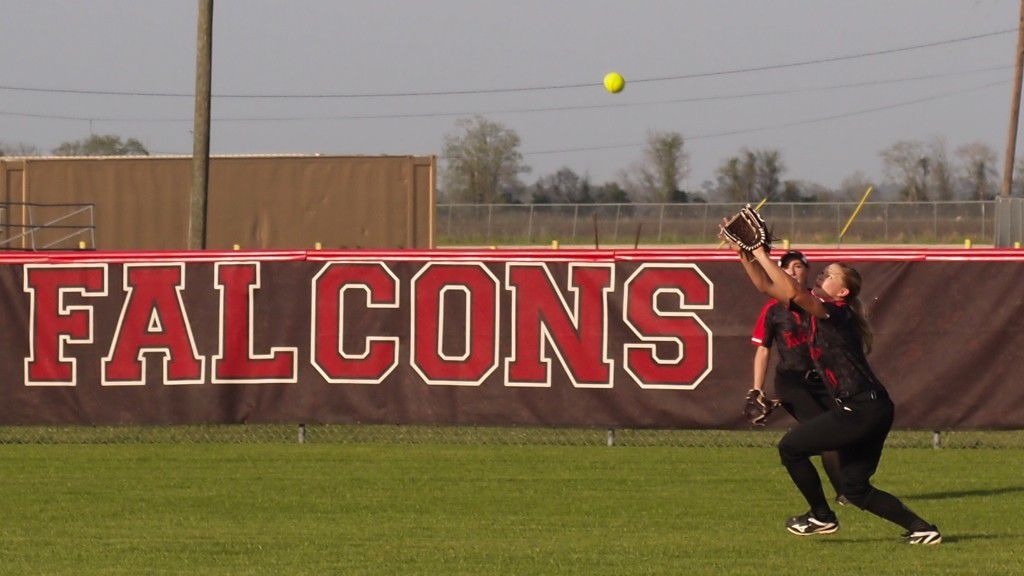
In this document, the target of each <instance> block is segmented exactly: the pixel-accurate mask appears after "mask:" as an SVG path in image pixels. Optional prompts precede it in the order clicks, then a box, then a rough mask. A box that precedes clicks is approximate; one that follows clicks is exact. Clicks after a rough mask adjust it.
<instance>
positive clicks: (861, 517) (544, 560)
mask: <svg viewBox="0 0 1024 576" xmlns="http://www.w3.org/2000/svg"><path fill="white" fill-rule="evenodd" d="M1021 462H1024V451H1022V450H1013V449H1003V450H984V449H981V450H917V449H894V450H889V451H887V452H886V454H885V457H884V459H883V462H882V466H881V469H880V470H879V473H878V475H877V476H876V481H877V483H878V485H879V486H880V487H883V488H885V489H886V490H889V491H890V492H893V493H895V494H897V495H898V496H901V497H903V498H904V500H905V502H906V503H907V504H908V505H909V506H911V507H912V508H914V509H915V510H917V511H919V512H920V513H921V514H922V515H924V516H925V517H927V518H929V519H931V520H933V521H934V522H936V523H937V524H939V526H940V528H942V530H943V535H944V537H945V539H946V540H947V541H946V542H945V543H943V544H941V545H939V546H937V547H930V548H924V547H922V548H916V547H910V546H905V545H902V544H900V543H899V538H898V537H899V532H900V529H899V528H898V527H896V526H892V525H889V524H887V523H886V522H884V521H882V520H879V519H877V518H874V517H872V516H870V515H869V514H867V513H865V512H862V511H859V510H856V509H851V508H843V509H840V510H839V511H838V512H839V515H840V522H841V529H840V531H839V532H838V533H836V534H834V535H831V536H825V537H815V538H798V537H795V536H792V535H789V534H788V533H786V532H785V530H784V529H783V528H782V524H783V521H784V520H785V517H786V516H787V515H790V514H794V513H800V512H803V511H804V509H805V505H804V504H803V503H802V500H801V499H800V497H799V495H798V494H797V492H796V490H795V489H794V488H793V487H792V486H791V484H790V482H789V480H788V477H787V476H786V474H785V471H784V470H783V468H782V467H781V465H780V464H779V463H778V456H777V454H776V453H775V452H774V451H773V450H772V449H769V448H672V447H648V448H622V447H618V448H606V447H586V446H583V447H579V446H466V445H429V444H418V445H304V446H299V445H275V444H269V445H266V444H264V445H244V444H243V445H237V444H203V445H191V446H182V445H131V444H129V445H88V446H85V445H42V446H40V445H12V446H0V470H2V473H0V474H2V476H0V482H2V486H3V493H2V498H0V541H2V542H0V573H3V574H183V573H196V574H608V575H621V574H715V575H720V574H750V575H755V574H756V575H758V576H761V575H763V574H766V573H770V574H773V575H776V574H801V575H804V574H807V573H808V572H809V571H810V572H819V571H826V572H828V573H836V574H865V575H868V574H870V575H871V576H877V575H879V574H923V573H927V574H929V575H935V574H1020V573H1024V552H1022V551H1024V520H1022V515H1021V514H1019V513H1017V512H1018V511H1019V510H1021V509H1024V478H1022V474H1021V473H1022V470H1024V466H1022V465H1021Z"/></svg>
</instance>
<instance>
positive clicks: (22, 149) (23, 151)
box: [0, 142, 39, 156]
mask: <svg viewBox="0 0 1024 576" xmlns="http://www.w3.org/2000/svg"><path fill="white" fill-rule="evenodd" d="M37 154H39V149H38V148H36V147H35V146H33V145H32V144H26V143H24V142H17V143H11V144H9V143H7V142H0V156H35V155H37Z"/></svg>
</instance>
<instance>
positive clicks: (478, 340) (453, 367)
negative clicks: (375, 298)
mask: <svg viewBox="0 0 1024 576" xmlns="http://www.w3.org/2000/svg"><path fill="white" fill-rule="evenodd" d="M498 286H499V285H498V279H497V278H496V277H495V276H494V274H492V273H491V271H490V270H488V269H487V268H486V267H485V266H484V265H483V264H449V263H440V262H431V263H428V264H426V265H425V266H424V267H423V268H422V269H421V270H420V271H419V272H418V273H417V274H416V276H414V277H413V279H412V293H413V307H412V315H411V316H412V352H411V354H410V359H411V362H412V367H413V369H414V370H416V372H417V373H418V374H419V375H420V376H421V377H423V380H424V381H425V382H426V383H427V384H444V385H452V386H479V385H480V384H481V383H483V381H484V380H485V379H486V378H487V377H488V376H489V375H490V374H491V373H492V372H494V370H495V369H496V368H497V367H498V334H499V333H500V332H499V319H498V297H499V287H498ZM456 293H461V294H462V295H463V298H462V302H463V304H464V306H465V308H464V311H465V312H464V314H462V315H459V314H450V313H449V310H450V309H449V308H446V306H450V305H451V304H449V302H450V301H453V300H456V298H455V297H454V296H455V294H456ZM453 316H455V317H459V316H461V317H462V318H464V323H463V325H462V326H461V327H460V328H461V330H458V329H456V330H452V329H451V326H450V325H448V324H446V323H445V322H446V320H448V321H449V322H450V319H451V318H452V317H453ZM448 334H454V336H449V338H447V339H446V338H445V336H446V335H448ZM453 339H454V340H456V341H453ZM446 349H447V351H446Z"/></svg>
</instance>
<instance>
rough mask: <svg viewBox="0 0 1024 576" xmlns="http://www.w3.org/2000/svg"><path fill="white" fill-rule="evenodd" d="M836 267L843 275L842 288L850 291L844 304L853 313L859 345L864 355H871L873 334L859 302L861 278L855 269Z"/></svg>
mask: <svg viewBox="0 0 1024 576" xmlns="http://www.w3.org/2000/svg"><path fill="white" fill-rule="evenodd" d="M836 266H838V267H839V270H840V271H841V272H842V274H843V286H845V287H846V289H847V290H849V291H850V293H849V294H847V295H846V298H845V300H846V303H847V304H848V305H849V306H850V310H852V311H853V322H854V326H855V327H856V328H857V333H858V334H860V341H861V344H862V345H863V346H864V353H865V354H870V353H871V345H872V343H873V342H874V339H875V337H874V334H873V333H872V332H871V325H870V324H868V319H867V315H866V314H865V312H864V304H863V303H861V301H860V287H861V278H860V272H857V271H856V270H855V269H853V268H851V267H849V266H847V265H846V264H843V263H842V262H837V263H836Z"/></svg>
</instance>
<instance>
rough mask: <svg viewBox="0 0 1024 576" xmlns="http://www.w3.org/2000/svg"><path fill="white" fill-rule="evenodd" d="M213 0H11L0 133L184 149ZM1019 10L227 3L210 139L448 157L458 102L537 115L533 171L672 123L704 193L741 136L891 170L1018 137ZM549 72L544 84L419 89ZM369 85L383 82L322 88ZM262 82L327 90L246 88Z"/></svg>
mask: <svg viewBox="0 0 1024 576" xmlns="http://www.w3.org/2000/svg"><path fill="white" fill-rule="evenodd" d="M196 4H197V3H196V2H195V1H194V0H131V1H128V0H90V1H84V0H82V1H73V0H64V1H54V0H33V1H31V2H25V1H20V0H18V1H13V0H0V14H3V20H2V22H3V23H2V24H0V53H2V54H3V55H4V59H3V61H4V65H3V73H2V77H0V141H2V142H5V143H8V144H13V143H19V142H23V143H27V144H32V145H35V146H37V147H38V148H40V149H41V150H44V151H48V150H50V149H52V148H54V147H56V146H57V145H58V144H60V143H61V142H62V141H66V140H73V139H78V138H82V137H85V136H87V135H88V134H89V133H90V130H92V132H94V133H100V134H105V133H115V134H118V135H122V136H124V137H136V138H139V139H140V140H142V141H143V143H144V144H145V145H146V146H147V147H148V148H149V149H150V151H151V152H153V153H175V154H180V153H185V154H187V153H190V152H191V149H192V144H191V133H190V131H191V128H192V121H191V114H192V110H193V100H192V97H191V94H192V92H193V90H194V85H195V37H196ZM1018 7H1019V3H1018V2H1017V1H1016V0H877V1H876V0H844V1H838V0H820V1H810V0H805V1H795V0H786V1H783V0H774V1H754V0H747V1H738V0H701V1H674V2H667V1H666V2H649V1H643V0H631V1H623V0H619V1H582V0H580V1H575V2H555V1H550V0H549V1H522V0H518V1H514V2H491V1H487V0H472V1H455V0H435V1H434V2H418V1H411V0H410V1H405V2H398V1H389V0H373V1H355V0H347V1H344V2H342V1H335V0H291V1H284V0H281V1H271V0H216V1H215V12H214V41H213V52H214V64H213V92H214V95H215V98H214V102H213V118H214V123H213V128H212V138H211V151H212V152H213V153H215V154H242V153H324V154H417V155H426V154H438V155H439V154H440V151H441V145H442V141H443V137H444V135H445V134H446V133H452V132H453V131H454V130H455V121H456V119H457V118H459V117H460V116H469V115H472V114H474V113H480V114H483V115H485V116H487V117H488V118H490V119H493V120H497V121H500V122H502V123H503V124H505V125H507V126H508V127H510V128H513V129H514V130H516V131H517V132H518V133H519V135H520V136H521V138H522V147H521V150H522V151H523V153H524V156H525V161H526V163H527V164H529V165H530V166H531V167H532V168H533V172H532V173H531V174H529V175H527V176H526V177H525V178H524V180H525V181H526V182H527V183H530V182H532V181H533V180H534V179H536V177H538V176H543V175H545V174H549V173H551V172H553V171H555V170H557V169H558V168H560V167H562V166H568V167H570V168H572V169H573V170H575V171H577V172H579V173H581V174H589V175H590V176H591V178H592V179H593V180H595V181H596V182H602V181H604V180H608V179H613V178H615V176H616V174H617V172H618V171H619V170H621V169H624V168H627V167H628V166H629V165H630V164H632V163H634V162H636V161H637V160H639V159H640V157H641V155H642V152H643V142H644V139H645V137H646V134H647V133H648V132H649V131H651V130H662V131H678V132H680V133H682V134H683V135H684V137H685V138H686V139H687V141H686V148H687V150H688V151H689V154H690V158H691V166H692V173H691V175H690V177H689V182H688V184H689V186H690V187H691V188H695V187H699V186H700V183H701V182H702V181H704V180H709V179H712V178H713V177H714V171H715V168H716V167H717V166H718V165H719V164H720V163H721V162H722V160H723V159H725V158H726V157H728V156H729V155H733V154H736V153H737V152H738V151H739V150H740V149H741V148H743V147H750V148H778V149H780V150H781V151H782V154H783V158H784V161H785V164H786V166H787V167H788V171H787V173H786V174H785V177H786V178H795V179H806V180H812V181H816V182H820V183H822V184H825V185H827V186H837V185H839V183H840V182H841V180H842V179H843V178H844V177H846V176H848V175H850V174H852V173H853V172H855V171H857V170H861V171H863V172H865V173H866V174H867V175H868V176H869V177H876V178H877V177H880V176H881V173H882V165H881V161H880V160H879V157H878V152H879V151H880V150H881V149H883V148H885V147H886V146H889V145H890V144H892V143H893V142H895V141H897V140H900V139H919V140H923V141H929V142H930V141H932V140H933V139H934V138H942V139H944V140H945V142H946V145H947V148H948V150H949V151H950V153H952V151H953V150H955V149H956V148H957V147H958V146H960V145H962V144H966V143H969V142H974V141H982V142H986V143H988V144H989V145H991V146H992V147H993V148H995V149H996V150H998V151H1000V152H1001V151H1002V150H1003V148H1004V146H1005V139H1006V126H1007V121H1008V114H1009V104H1010V84H1011V81H1012V78H1013V62H1014V46H1015V43H1016V33H1015V31H1013V30H1012V29H1014V28H1015V27H1016V24H1017V19H1018ZM997 32H1001V33H999V34H992V33H997ZM985 34H989V35H988V36H984V37H981V38H977V39H972V40H964V41H959V42H946V41H951V40H957V39H962V38H966V37H971V36H979V35H985ZM943 42H946V43H943ZM933 43H942V44H940V45H937V46H931V47H924V48H920V49H913V50H906V51H901V52H896V53H890V54H882V55H876V56H868V57H860V58H853V59H842V60H837V61H832V62H825V63H819V64H813V65H803V66H789V67H783V68H774V69H769V70H762V71H754V72H745V73H731V74H717V75H707V74H709V73H716V72H727V71H730V70H737V69H748V68H761V67H770V66H777V65H782V64H791V63H798V62H806V61H809V60H823V59H831V58H836V57H843V56H851V55H858V54H865V53H869V52H878V51H886V50H890V49H896V48H903V47H909V46H915V45H922V44H933ZM610 70H615V71H618V72H620V73H621V74H622V75H623V76H625V78H626V81H627V86H626V89H625V90H624V91H623V92H622V93H620V94H618V95H611V94H608V93H607V92H605V91H604V90H603V88H602V87H601V86H600V82H601V78H602V76H603V75H604V74H605V73H606V72H608V71H610ZM695 75H696V76H695ZM684 76H690V77H689V78H680V77H684ZM579 85H583V86H579ZM573 86H576V87H573ZM534 87H548V88H549V89H543V90H516V91H508V92H498V93H479V94H463V95H437V94H433V95H431V94H424V93H436V92H445V91H466V90H482V91H493V90H495V89H523V88H534ZM26 89H42V91H38V90H26ZM76 91H77V92H82V91H85V92H89V91H107V92H126V93H149V94H156V95H148V96H147V95H134V96H133V95H116V94H113V95H110V94H108V95H103V94H83V93H75V92H76ZM780 92H781V93H780ZM409 93H417V94H419V95H413V96H394V95H393V94H409ZM175 94H179V95H181V96H174V95H175ZM358 94H376V95H377V96H373V97H346V98H337V97H327V96H331V95H358ZM218 95H220V96H218ZM231 95H234V96H250V97H247V98H239V97H230V96H231ZM267 95H278V96H317V97H315V98H309V97H306V98H297V97H286V98H265V97H264V98H255V97H251V96H267ZM826 118H831V119H826ZM89 119H92V121H90V120H89ZM595 148H598V149H595ZM1000 166H1001V164H1000Z"/></svg>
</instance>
